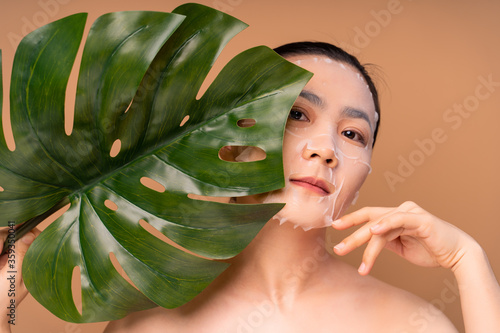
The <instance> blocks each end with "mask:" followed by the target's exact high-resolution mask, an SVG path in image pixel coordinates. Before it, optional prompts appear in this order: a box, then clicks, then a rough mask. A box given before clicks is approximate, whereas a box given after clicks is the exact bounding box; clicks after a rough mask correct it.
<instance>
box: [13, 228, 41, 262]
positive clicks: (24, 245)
mask: <svg viewBox="0 0 500 333" xmlns="http://www.w3.org/2000/svg"><path fill="white" fill-rule="evenodd" d="M39 234H40V231H39V230H38V229H33V230H31V231H28V232H27V233H26V234H25V235H24V236H23V237H21V238H20V239H19V240H18V241H17V242H16V247H15V248H16V254H17V260H18V261H19V266H20V264H21V263H22V260H23V258H24V256H25V254H26V252H27V251H28V248H29V247H30V245H31V244H32V243H33V241H34V240H35V238H36V237H37V236H38V235H39Z"/></svg>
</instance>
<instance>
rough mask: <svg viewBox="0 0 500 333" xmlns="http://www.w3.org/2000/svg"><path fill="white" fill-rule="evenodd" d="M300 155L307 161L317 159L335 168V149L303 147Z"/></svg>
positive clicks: (336, 162)
mask: <svg viewBox="0 0 500 333" xmlns="http://www.w3.org/2000/svg"><path fill="white" fill-rule="evenodd" d="M302 157H303V158H304V159H306V160H308V161H314V160H316V161H318V162H319V163H322V164H324V165H325V166H327V167H329V168H332V169H333V168H335V167H336V166H337V164H338V162H339V161H338V159H337V155H335V151H334V150H333V149H330V148H316V149H314V148H313V149H310V148H305V149H304V151H303V152H302Z"/></svg>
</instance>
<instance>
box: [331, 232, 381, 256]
mask: <svg viewBox="0 0 500 333" xmlns="http://www.w3.org/2000/svg"><path fill="white" fill-rule="evenodd" d="M372 236H373V234H372V233H371V231H370V228H369V226H363V227H361V228H359V229H358V230H356V231H355V232H353V233H352V234H350V235H349V236H347V237H346V238H344V239H343V240H342V241H341V242H340V243H339V244H337V245H335V246H334V247H333V250H334V251H335V253H337V254H338V255H345V254H348V253H349V252H351V251H353V250H355V249H356V248H358V247H360V246H361V245H363V244H365V243H366V242H368V241H369V240H370V238H372Z"/></svg>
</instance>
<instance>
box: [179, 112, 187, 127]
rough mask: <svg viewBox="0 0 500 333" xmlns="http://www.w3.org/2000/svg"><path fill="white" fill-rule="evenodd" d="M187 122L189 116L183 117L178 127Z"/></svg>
mask: <svg viewBox="0 0 500 333" xmlns="http://www.w3.org/2000/svg"><path fill="white" fill-rule="evenodd" d="M188 120H189V115H187V116H185V117H184V118H183V119H182V121H181V123H180V125H179V126H180V127H182V126H184V124H186V123H187V121H188Z"/></svg>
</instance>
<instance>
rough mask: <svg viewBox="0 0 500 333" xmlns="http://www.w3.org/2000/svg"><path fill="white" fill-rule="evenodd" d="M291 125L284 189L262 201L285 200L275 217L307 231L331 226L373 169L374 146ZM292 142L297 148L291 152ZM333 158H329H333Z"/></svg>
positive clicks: (285, 154) (287, 139)
mask: <svg viewBox="0 0 500 333" xmlns="http://www.w3.org/2000/svg"><path fill="white" fill-rule="evenodd" d="M313 132H317V129H316V128H313V127H310V128H304V129H293V128H288V129H287V134H286V136H285V138H286V139H285V140H286V141H285V145H286V147H285V151H284V167H285V182H286V185H285V188H284V189H282V190H279V191H273V192H270V193H268V194H267V196H266V197H265V199H264V202H286V206H285V208H284V209H283V210H281V211H280V212H279V213H278V214H277V215H276V216H275V219H277V220H279V222H280V223H292V224H294V226H296V227H299V226H300V227H301V228H303V229H304V230H309V229H312V228H321V227H326V226H329V225H331V223H332V222H333V220H335V219H336V218H338V217H339V215H340V213H341V212H343V211H344V209H345V208H347V207H348V206H349V205H350V204H351V202H352V201H353V200H354V199H355V198H356V196H357V193H358V188H359V186H361V183H362V181H364V179H365V177H366V175H367V174H368V173H369V172H370V170H371V168H370V155H371V154H370V150H369V149H368V148H367V147H359V146H355V145H353V144H350V143H348V142H347V141H346V140H345V139H343V138H342V137H341V136H339V135H336V134H334V133H335V132H336V129H334V128H330V129H328V132H329V134H319V135H316V136H315V134H316V133H313ZM291 147H294V148H295V149H294V150H295V151H292V152H290V149H291ZM329 160H331V161H329Z"/></svg>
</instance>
